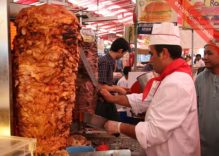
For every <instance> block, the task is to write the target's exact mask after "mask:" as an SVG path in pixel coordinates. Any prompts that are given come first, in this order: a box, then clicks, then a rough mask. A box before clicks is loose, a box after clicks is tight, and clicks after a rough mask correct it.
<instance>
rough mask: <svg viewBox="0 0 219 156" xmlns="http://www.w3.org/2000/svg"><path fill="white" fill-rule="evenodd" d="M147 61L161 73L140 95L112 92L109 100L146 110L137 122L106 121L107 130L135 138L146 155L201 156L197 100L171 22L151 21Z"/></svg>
mask: <svg viewBox="0 0 219 156" xmlns="http://www.w3.org/2000/svg"><path fill="white" fill-rule="evenodd" d="M149 47H150V53H151V60H150V63H151V64H152V66H153V69H154V70H155V72H157V73H159V74H160V76H159V77H156V78H153V79H151V80H150V81H148V83H147V85H146V87H145V89H144V92H143V93H141V94H129V95H117V96H113V95H111V94H110V93H109V92H108V91H107V90H104V89H103V90H101V94H102V95H103V97H104V98H105V99H106V100H107V101H110V102H113V103H117V104H120V105H123V106H129V107H132V109H133V110H134V111H135V113H136V114H137V113H141V112H146V115H145V120H144V121H143V122H139V123H138V124H137V125H130V124H126V123H121V122H115V121H108V122H107V123H106V124H105V129H106V130H107V131H108V133H110V134H113V133H118V132H119V133H123V134H125V135H128V136H130V137H133V138H136V139H137V140H138V142H139V143H140V145H141V146H142V147H143V148H144V150H145V153H146V154H147V156H200V141H199V139H200V138H199V128H198V116H197V101H196V91H195V86H194V82H193V79H192V76H191V74H192V72H191V68H190V67H189V66H188V64H187V63H186V62H185V61H184V60H183V59H181V53H182V48H181V46H180V37H179V28H178V27H177V26H175V25H174V24H173V23H162V24H154V26H153V29H152V35H151V39H150V46H149Z"/></svg>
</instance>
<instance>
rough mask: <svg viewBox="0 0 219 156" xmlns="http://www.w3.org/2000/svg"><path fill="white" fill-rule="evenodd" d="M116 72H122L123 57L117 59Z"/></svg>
mask: <svg viewBox="0 0 219 156" xmlns="http://www.w3.org/2000/svg"><path fill="white" fill-rule="evenodd" d="M115 66H116V67H115V72H122V71H123V64H122V59H118V60H116V64H115Z"/></svg>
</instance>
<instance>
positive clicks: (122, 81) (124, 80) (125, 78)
mask: <svg viewBox="0 0 219 156" xmlns="http://www.w3.org/2000/svg"><path fill="white" fill-rule="evenodd" d="M130 71H131V67H130V66H126V67H125V68H124V69H123V77H122V78H121V79H119V81H118V82H117V86H122V87H126V88H128V74H129V72H130Z"/></svg>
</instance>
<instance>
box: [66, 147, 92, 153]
mask: <svg viewBox="0 0 219 156" xmlns="http://www.w3.org/2000/svg"><path fill="white" fill-rule="evenodd" d="M66 151H67V152H68V153H69V154H73V153H81V152H93V151H95V149H94V148H93V147H92V146H69V147H66Z"/></svg>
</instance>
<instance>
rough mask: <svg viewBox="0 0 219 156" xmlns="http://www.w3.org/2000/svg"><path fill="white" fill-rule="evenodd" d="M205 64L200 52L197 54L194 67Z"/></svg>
mask: <svg viewBox="0 0 219 156" xmlns="http://www.w3.org/2000/svg"><path fill="white" fill-rule="evenodd" d="M204 66H205V63H204V61H203V60H202V57H201V55H200V54H197V55H195V61H194V67H197V68H200V67H204Z"/></svg>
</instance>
